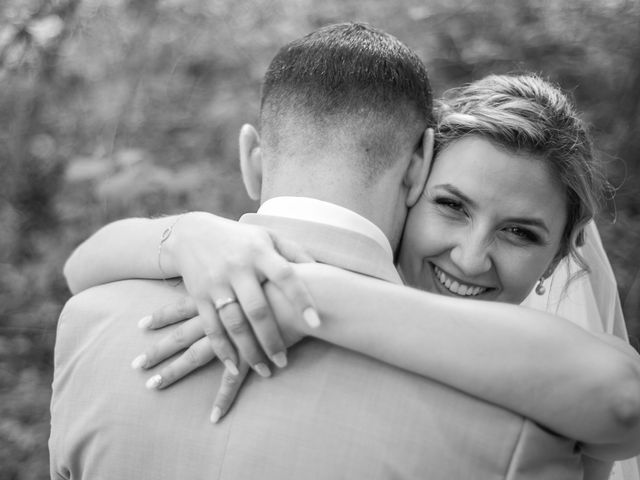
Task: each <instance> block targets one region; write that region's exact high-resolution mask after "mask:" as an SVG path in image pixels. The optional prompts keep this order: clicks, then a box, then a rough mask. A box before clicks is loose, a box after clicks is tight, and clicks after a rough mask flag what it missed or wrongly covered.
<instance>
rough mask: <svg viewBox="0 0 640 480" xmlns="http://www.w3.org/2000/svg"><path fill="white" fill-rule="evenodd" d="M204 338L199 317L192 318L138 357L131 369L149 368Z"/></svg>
mask: <svg viewBox="0 0 640 480" xmlns="http://www.w3.org/2000/svg"><path fill="white" fill-rule="evenodd" d="M202 337H204V330H203V328H202V325H201V322H200V317H194V318H191V319H189V320H187V321H186V322H183V323H182V324H181V325H179V326H178V327H176V328H174V329H173V331H171V333H169V334H167V335H165V336H163V337H162V338H161V339H160V340H158V341H157V342H156V343H154V344H153V345H152V346H151V347H150V348H149V349H147V350H146V351H145V352H144V353H143V354H142V355H138V356H137V357H136V358H135V359H134V360H133V361H132V362H131V366H132V367H133V368H151V367H153V366H155V365H157V364H158V363H160V362H161V361H163V360H165V359H167V358H169V357H171V356H172V355H175V354H176V353H178V352H181V351H182V350H184V349H185V348H188V347H189V346H190V345H192V344H194V343H195V342H196V341H197V340H199V339H200V338H202Z"/></svg>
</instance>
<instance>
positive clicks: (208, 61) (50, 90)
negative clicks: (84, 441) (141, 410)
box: [0, 0, 640, 480]
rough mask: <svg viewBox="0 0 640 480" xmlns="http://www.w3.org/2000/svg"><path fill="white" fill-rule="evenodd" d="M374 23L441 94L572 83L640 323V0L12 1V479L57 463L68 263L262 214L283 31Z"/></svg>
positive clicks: (6, 214)
mask: <svg viewBox="0 0 640 480" xmlns="http://www.w3.org/2000/svg"><path fill="white" fill-rule="evenodd" d="M346 20H360V21H367V22H370V23H372V24H374V25H376V26H378V27H380V28H382V29H384V30H386V31H388V32H390V33H393V34H395V35H396V36H397V37H399V38H400V39H401V40H402V41H404V42H405V43H407V44H408V45H409V46H411V47H412V48H414V49H415V50H416V51H417V52H418V53H419V54H420V55H421V57H422V58H423V59H424V60H425V62H426V63H427V65H428V66H429V69H430V72H431V78H432V81H433V85H434V90H435V94H436V96H437V95H439V94H441V93H442V92H443V91H444V90H445V89H447V88H449V87H452V86H457V85H460V84H462V83H465V82H468V81H470V80H473V79H476V78H479V77H481V76H483V75H485V74H487V73H490V72H497V73H504V72H513V71H519V70H533V71H536V72H539V73H542V74H543V75H545V76H547V77H548V78H550V79H551V80H553V81H555V82H557V83H559V84H560V85H561V86H562V87H563V88H564V89H566V90H567V91H568V92H570V93H571V95H572V96H573V97H574V98H575V101H576V103H577V105H578V107H579V109H580V110H581V111H582V112H584V118H585V119H586V120H587V121H588V122H589V123H590V124H591V125H592V127H593V133H594V136H595V139H596V145H597V147H598V149H599V151H600V153H601V155H602V158H603V160H604V161H605V163H606V168H607V174H608V177H609V179H610V181H611V182H612V184H613V185H614V186H615V187H616V194H615V197H614V198H612V199H610V202H609V205H608V208H607V210H606V211H605V212H603V214H602V215H601V217H600V218H599V219H598V223H599V226H600V229H601V232H602V236H603V239H604V242H605V247H606V249H607V251H608V253H609V256H610V258H611V262H612V264H613V267H614V270H615V273H616V276H617V278H618V281H619V291H620V296H621V298H622V300H623V303H624V308H625V313H626V318H627V322H628V327H629V331H630V332H631V334H632V335H633V336H638V335H640V321H639V312H640V300H639V299H640V279H639V276H638V268H639V265H640V248H639V247H640V3H639V2H638V1H637V0H594V1H591V0H573V1H571V2H553V1H551V0H549V1H541V0H538V1H536V0H520V1H518V2H513V1H511V0H495V1H489V0H475V1H468V0H466V1H464V0H432V1H413V0H395V1H393V2H389V1H387V0H371V1H362V0H324V1H322V2H315V1H312V0H295V1H293V0H292V1H285V0H272V1H267V0H253V1H248V0H2V2H1V3H0V87H1V88H0V465H1V468H0V478H2V479H21V480H22V479H36V478H46V477H47V476H48V456H47V438H48V429H49V413H48V408H49V397H50V383H51V374H52V351H53V344H54V340H55V328H56V320H57V317H58V314H59V312H60V309H61V308H62V305H63V304H64V302H65V300H66V299H67V298H68V296H69V292H68V291H67V289H66V286H65V283H64V280H63V278H62V276H61V269H62V265H63V263H64V261H65V259H66V257H67V256H68V255H69V253H70V252H71V250H72V249H73V248H74V246H75V245H77V244H78V243H79V242H80V241H81V240H83V239H84V238H86V237H87V236H88V235H89V234H90V233H91V232H93V231H94V230H96V229H97V228H98V227H99V226H101V225H103V224H104V223H106V222H108V221H110V220H114V219H117V218H121V217H125V216H140V215H144V216H148V215H158V214H161V213H173V212H177V211H184V210H188V209H198V210H209V211H213V212H217V213H221V214H223V215H226V216H229V217H236V216H237V215H239V214H240V213H241V212H243V211H246V210H250V209H253V208H255V205H254V204H253V203H252V202H250V201H249V200H248V199H247V198H246V196H245V194H244V189H243V187H242V184H241V182H240V176H239V170H238V166H237V151H236V137H237V132H238V129H239V127H240V126H241V124H242V123H244V122H255V121H256V119H257V114H258V100H259V87H260V79H261V76H262V74H263V72H264V70H265V69H266V66H267V64H268V62H269V61H270V59H271V57H272V56H273V55H274V54H275V52H276V51H277V49H278V48H279V47H280V46H281V45H282V44H284V43H286V42H288V41H290V40H292V39H293V38H296V37H299V36H301V35H303V34H305V33H307V32H308V31H310V30H312V29H315V28H317V27H320V26H322V25H325V24H328V23H335V22H340V21H346Z"/></svg>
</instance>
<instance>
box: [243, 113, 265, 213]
mask: <svg viewBox="0 0 640 480" xmlns="http://www.w3.org/2000/svg"><path fill="white" fill-rule="evenodd" d="M238 143H239V152H240V171H241V172H242V181H243V182H244V188H245V189H246V190H247V193H248V194H249V197H250V198H251V199H252V200H260V193H261V190H262V150H260V134H259V133H258V131H257V130H256V129H255V128H254V127H253V126H252V125H249V124H248V123H245V124H244V125H243V126H242V128H241V129H240V135H239V137H238Z"/></svg>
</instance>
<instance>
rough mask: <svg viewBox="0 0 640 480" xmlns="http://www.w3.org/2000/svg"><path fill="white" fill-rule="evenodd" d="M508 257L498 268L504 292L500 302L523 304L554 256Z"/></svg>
mask: <svg viewBox="0 0 640 480" xmlns="http://www.w3.org/2000/svg"><path fill="white" fill-rule="evenodd" d="M514 257H518V256H508V257H507V258H504V259H503V261H502V262H501V264H500V266H499V267H498V266H496V267H498V268H497V270H498V277H499V279H500V284H501V285H502V288H503V291H502V292H501V294H500V296H499V298H498V299H497V300H498V301H502V302H506V303H515V304H518V303H521V302H522V301H523V300H524V299H525V298H526V297H527V295H529V293H530V292H531V290H532V289H533V287H534V286H535V284H536V282H537V281H538V279H539V278H540V277H541V276H542V274H543V273H544V271H545V270H546V268H547V265H548V264H549V263H550V262H551V260H552V256H551V255H549V254H547V253H546V252H545V254H539V255H535V254H533V255H524V256H519V258H514Z"/></svg>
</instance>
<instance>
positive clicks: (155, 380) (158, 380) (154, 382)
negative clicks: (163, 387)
mask: <svg viewBox="0 0 640 480" xmlns="http://www.w3.org/2000/svg"><path fill="white" fill-rule="evenodd" d="M160 384H162V377H161V376H160V375H154V376H153V377H151V378H150V379H149V380H147V383H145V384H144V386H145V387H147V388H148V389H149V390H153V389H154V388H158V387H159V386H160Z"/></svg>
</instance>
